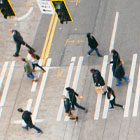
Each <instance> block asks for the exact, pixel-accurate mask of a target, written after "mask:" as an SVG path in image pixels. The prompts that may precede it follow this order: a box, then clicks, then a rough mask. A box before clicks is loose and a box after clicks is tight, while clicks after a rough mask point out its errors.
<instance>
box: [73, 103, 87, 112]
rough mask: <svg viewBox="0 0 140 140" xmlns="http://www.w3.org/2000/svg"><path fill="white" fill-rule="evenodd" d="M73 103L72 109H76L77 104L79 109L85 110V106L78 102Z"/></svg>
mask: <svg viewBox="0 0 140 140" xmlns="http://www.w3.org/2000/svg"><path fill="white" fill-rule="evenodd" d="M71 105H72V109H74V106H76V107H77V108H79V109H82V110H85V108H84V107H83V106H81V105H79V104H78V103H72V104H71Z"/></svg>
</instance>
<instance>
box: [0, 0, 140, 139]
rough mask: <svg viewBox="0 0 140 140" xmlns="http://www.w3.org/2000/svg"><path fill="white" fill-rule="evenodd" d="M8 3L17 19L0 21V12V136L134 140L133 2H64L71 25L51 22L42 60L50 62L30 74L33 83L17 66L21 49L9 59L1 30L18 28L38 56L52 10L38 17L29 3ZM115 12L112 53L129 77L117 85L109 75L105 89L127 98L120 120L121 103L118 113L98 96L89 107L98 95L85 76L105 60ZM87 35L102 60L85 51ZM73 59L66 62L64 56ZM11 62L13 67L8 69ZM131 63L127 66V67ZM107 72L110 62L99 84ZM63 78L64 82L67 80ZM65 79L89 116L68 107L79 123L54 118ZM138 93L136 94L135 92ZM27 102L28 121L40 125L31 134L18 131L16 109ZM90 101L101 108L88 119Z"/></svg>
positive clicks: (7, 38)
mask: <svg viewBox="0 0 140 140" xmlns="http://www.w3.org/2000/svg"><path fill="white" fill-rule="evenodd" d="M10 2H11V4H12V6H13V7H14V9H15V11H16V14H17V17H16V18H10V19H8V20H5V19H4V18H3V17H2V16H0V23H1V24H0V29H1V32H0V36H1V38H0V43H1V47H0V72H1V73H2V70H3V69H4V68H3V67H4V66H5V65H7V67H6V66H5V73H4V74H3V76H4V79H3V81H2V83H1V89H0V99H2V97H3V94H6V93H7V96H6V100H5V102H4V104H3V105H2V106H1V107H0V112H1V116H0V126H1V127H0V140H22V139H24V140H48V139H49V140H140V134H139V133H140V128H139V122H140V119H139V115H140V114H139V108H138V109H136V107H135V105H136V102H135V100H136V99H139V93H140V91H139V86H140V85H139V84H138V81H139V79H138V78H139V60H140V58H139V51H140V50H139V34H140V31H139V29H140V28H139V19H140V18H139V17H140V16H139V1H138V0H136V1H133V2H132V1H130V0H124V1H120V0H119V1H118V0H115V1H111V0H110V1H103V0H96V1H95V0H88V1H84V0H81V1H80V3H78V5H77V6H76V4H75V2H72V1H71V0H69V1H66V3H67V5H68V8H69V10H70V13H71V15H72V18H73V20H74V22H73V23H68V24H64V25H61V24H60V23H59V21H58V22H57V25H56V29H55V33H54V36H53V41H52V46H51V50H50V55H49V59H47V61H46V63H47V64H48V61H49V60H51V63H50V66H47V67H45V69H46V71H47V72H46V73H44V74H42V73H41V71H40V70H37V71H36V72H35V73H34V74H35V76H37V77H39V81H38V82H37V84H35V83H32V81H31V80H30V79H28V78H27V77H26V74H25V73H24V69H23V63H22V62H21V60H20V58H21V57H26V56H27V53H26V50H27V49H26V48H25V47H22V48H21V52H20V56H19V57H18V58H14V57H13V56H12V55H13V53H14V51H15V44H14V42H13V40H12V37H11V35H10V34H9V33H8V29H9V28H15V29H18V30H19V31H20V32H21V34H22V36H23V37H24V40H25V41H26V42H27V43H29V44H30V45H32V47H33V48H35V49H36V51H37V53H38V54H41V52H42V49H43V45H44V42H45V38H46V34H47V31H48V27H49V23H50V19H51V15H42V14H41V13H40V9H39V7H38V5H37V2H36V0H29V1H27V0H22V1H19V0H11V1H10ZM30 8H33V10H32V12H31V14H30V15H29V16H27V17H26V18H23V19H22V20H20V21H18V19H21V18H22V17H23V16H24V15H25V14H26V13H28V11H29V10H30ZM21 9H22V10H21ZM116 12H119V18H118V24H117V31H116V37H115V42H114V48H115V49H116V50H118V51H119V53H120V56H121V58H122V59H123V60H124V67H125V70H126V75H127V76H129V75H130V76H131V75H132V76H133V77H132V78H131V79H130V84H129V85H127V84H125V83H124V82H123V85H122V87H116V86H115V79H114V78H113V81H112V87H113V89H114V91H115V92H116V96H117V99H116V102H117V103H120V104H124V105H126V106H127V104H126V103H127V101H128V100H129V97H130V106H129V108H128V111H129V112H128V115H127V116H126V117H124V112H125V111H127V109H126V108H125V110H122V109H121V108H117V107H116V108H115V110H112V111H110V110H106V109H105V104H106V97H105V96H102V97H101V102H100V104H97V105H96V103H97V99H98V95H97V94H96V92H95V88H94V85H93V81H92V77H91V73H90V69H91V68H97V69H99V70H101V69H102V66H103V64H104V63H105V59H104V58H108V61H109V60H110V53H109V47H110V40H111V35H112V30H113V24H114V19H115V14H116ZM87 32H92V33H93V34H94V35H95V37H96V39H97V40H98V42H99V50H100V52H101V54H103V55H104V57H103V58H98V57H97V56H96V54H95V53H93V54H92V55H91V56H87V51H88V49H89V48H88V45H87V39H86V33H87ZM66 41H67V43H66ZM134 54H136V61H135V62H134V64H133V65H131V64H132V62H133V61H134V58H133V57H134ZM72 58H73V60H71V59H72ZM81 58H82V59H83V61H81ZM79 62H81V64H80V63H79ZM13 63H15V66H12V67H11V64H13ZM78 64H79V65H78ZM80 66H81V69H80ZM12 68H13V73H12V75H11V80H10V79H8V78H9V77H10V76H9V71H10V70H11V69H12ZM70 68H71V74H70V72H69V69H70ZM133 68H134V71H132V70H133ZM109 69H110V66H109V65H107V67H106V69H104V71H105V81H106V84H107V83H111V80H112V79H109V76H110V71H109ZM77 70H79V77H78V76H77V75H76V71H77ZM131 72H132V73H133V74H134V75H133V74H132V73H131ZM130 73H131V74H130ZM68 76H70V79H68V78H67V77H68ZM76 76H77V77H76ZM1 77H2V75H0V78H1ZM76 78H77V79H76ZM66 80H67V81H66ZM68 80H69V81H68ZM8 81H9V85H8ZM67 82H69V86H71V87H72V86H73V84H74V83H75V85H77V86H76V88H77V89H76V91H77V93H79V94H80V95H82V96H83V99H82V100H78V102H79V103H80V104H81V105H83V106H85V107H86V108H88V110H89V111H88V113H84V112H83V111H82V110H79V109H76V111H74V114H75V115H78V117H79V121H78V122H75V121H71V120H68V121H65V117H64V114H63V113H62V114H61V115H60V116H61V117H60V120H59V121H57V115H58V111H59V109H60V108H59V106H60V103H61V95H62V94H63V93H64V88H65V85H66V83H67ZM75 85H74V86H75ZM8 86H9V88H8V90H7V87H8ZM131 87H132V91H131V89H130V88H131ZM33 88H34V91H33ZM6 90H7V91H6ZM129 90H130V93H129ZM137 93H138V96H136V95H137ZM128 95H129V96H128ZM40 97H41V98H40ZM29 101H31V102H30V104H29ZM27 105H28V108H29V109H30V110H31V112H33V117H34V118H35V124H36V125H37V126H38V127H40V128H41V129H42V130H43V132H44V133H43V134H37V133H36V131H35V130H33V129H31V130H29V131H25V130H23V129H22V128H21V127H22V121H21V115H20V114H19V113H18V112H17V108H18V107H22V108H23V109H26V108H27ZM100 105H101V106H100ZM96 106H98V107H99V106H100V111H99V116H98V117H97V119H96V120H95V114H96V113H97V111H96ZM138 107H139V100H138ZM104 110H106V113H107V116H106V117H105V118H103V116H104V113H105V111H104ZM134 110H136V111H138V112H137V114H136V116H135V117H134V116H133V111H134ZM36 111H37V112H36ZM35 112H36V114H35Z"/></svg>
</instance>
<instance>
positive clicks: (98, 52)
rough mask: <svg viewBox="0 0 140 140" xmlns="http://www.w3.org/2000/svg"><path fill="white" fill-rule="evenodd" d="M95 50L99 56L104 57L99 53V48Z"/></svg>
mask: <svg viewBox="0 0 140 140" xmlns="http://www.w3.org/2000/svg"><path fill="white" fill-rule="evenodd" d="M94 50H95V52H96V54H97V56H99V57H102V55H101V54H100V53H99V50H98V48H95V49H94Z"/></svg>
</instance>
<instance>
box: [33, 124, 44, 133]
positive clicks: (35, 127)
mask: <svg viewBox="0 0 140 140" xmlns="http://www.w3.org/2000/svg"><path fill="white" fill-rule="evenodd" d="M33 128H34V129H35V130H36V131H37V133H43V131H42V130H41V129H40V128H38V127H37V126H35V125H33Z"/></svg>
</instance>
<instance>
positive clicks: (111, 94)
mask: <svg viewBox="0 0 140 140" xmlns="http://www.w3.org/2000/svg"><path fill="white" fill-rule="evenodd" d="M107 98H108V100H109V102H110V105H111V107H110V108H109V109H114V106H118V107H121V108H122V109H124V105H121V104H116V102H115V99H116V95H115V93H114V90H113V89H112V88H111V87H109V86H107Z"/></svg>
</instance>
